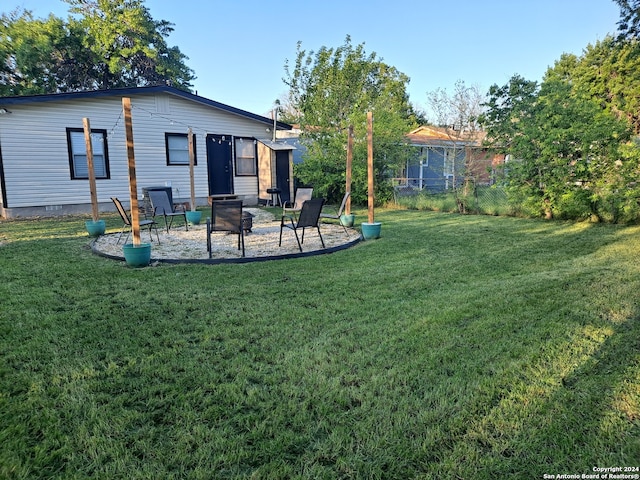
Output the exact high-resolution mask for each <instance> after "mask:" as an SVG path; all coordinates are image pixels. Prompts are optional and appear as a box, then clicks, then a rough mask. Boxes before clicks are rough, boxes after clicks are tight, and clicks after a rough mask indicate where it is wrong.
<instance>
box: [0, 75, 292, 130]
mask: <svg viewBox="0 0 640 480" xmlns="http://www.w3.org/2000/svg"><path fill="white" fill-rule="evenodd" d="M148 93H166V94H168V95H174V96H177V97H182V98H185V99H187V100H190V101H192V102H196V103H200V104H202V105H206V106H208V107H213V108H217V109H219V110H223V111H225V112H228V113H233V114H234V115H239V116H241V117H245V118H250V119H251V120H256V121H258V122H261V123H266V124H268V125H273V120H272V119H270V118H268V117H264V116H262V115H258V114H256V113H251V112H248V111H246V110H242V109H240V108H236V107H232V106H230V105H225V104H224V103H220V102H216V101H215V100H210V99H208V98H205V97H201V96H199V95H195V94H193V93H190V92H187V91H185V90H180V89H178V88H175V87H170V86H168V85H154V86H151V87H131V88H113V89H110V90H89V91H83V92H67V93H50V94H42V95H23V96H17V97H0V105H6V106H8V105H20V104H27V103H41V102H53V101H59V100H77V99H82V98H99V97H121V96H126V95H139V94H148ZM276 125H277V127H278V128H280V129H282V130H291V129H292V128H293V127H292V126H291V125H289V124H288V123H284V122H276Z"/></svg>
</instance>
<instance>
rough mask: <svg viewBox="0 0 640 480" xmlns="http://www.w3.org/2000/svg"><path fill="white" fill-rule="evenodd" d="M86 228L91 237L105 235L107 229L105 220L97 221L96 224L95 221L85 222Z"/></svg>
mask: <svg viewBox="0 0 640 480" xmlns="http://www.w3.org/2000/svg"><path fill="white" fill-rule="evenodd" d="M84 226H85V228H86V229H87V232H88V233H89V236H90V237H99V236H100V235H104V231H105V228H106V225H105V223H104V220H96V221H95V222H94V221H93V220H87V221H86V222H84Z"/></svg>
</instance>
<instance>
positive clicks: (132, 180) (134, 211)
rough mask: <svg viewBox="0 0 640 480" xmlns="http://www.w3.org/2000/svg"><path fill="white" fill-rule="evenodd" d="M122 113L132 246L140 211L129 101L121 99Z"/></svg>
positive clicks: (137, 239)
mask: <svg viewBox="0 0 640 480" xmlns="http://www.w3.org/2000/svg"><path fill="white" fill-rule="evenodd" d="M122 110H123V113H124V131H125V138H126V140H127V159H128V162H129V199H130V201H131V232H132V236H133V245H134V246H139V245H140V210H139V209H138V184H137V182H136V158H135V155H134V152H133V122H132V120H131V99H130V98H127V97H123V98H122Z"/></svg>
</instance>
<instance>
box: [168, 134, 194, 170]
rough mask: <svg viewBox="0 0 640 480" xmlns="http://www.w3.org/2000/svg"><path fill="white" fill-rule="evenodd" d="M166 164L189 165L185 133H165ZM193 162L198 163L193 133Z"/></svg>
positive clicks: (187, 140)
mask: <svg viewBox="0 0 640 480" xmlns="http://www.w3.org/2000/svg"><path fill="white" fill-rule="evenodd" d="M164 143H165V147H166V152H167V165H189V135H187V134H186V133H165V134H164ZM193 164H194V165H197V164H198V156H197V155H196V136H195V134H194V135H193Z"/></svg>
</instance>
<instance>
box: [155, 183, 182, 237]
mask: <svg viewBox="0 0 640 480" xmlns="http://www.w3.org/2000/svg"><path fill="white" fill-rule="evenodd" d="M149 200H150V201H151V207H152V208H153V218H154V219H155V217H156V215H162V216H163V217H164V225H165V227H166V228H167V233H169V229H170V228H171V225H172V224H173V217H182V218H183V219H184V228H185V229H186V230H187V231H189V224H188V223H187V212H185V211H184V210H183V211H181V212H176V211H175V210H174V209H173V205H171V202H170V201H169V195H167V192H165V191H164V190H150V191H149Z"/></svg>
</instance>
